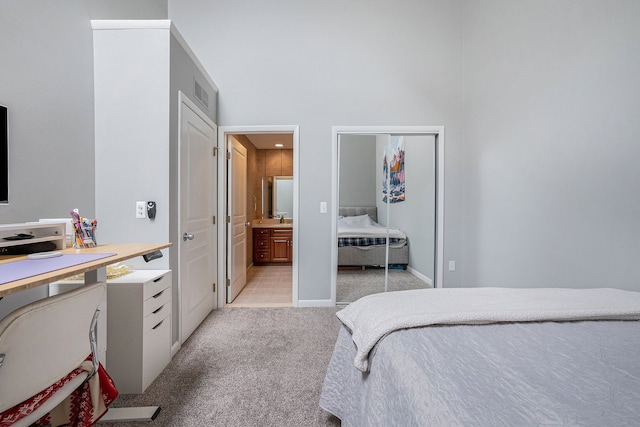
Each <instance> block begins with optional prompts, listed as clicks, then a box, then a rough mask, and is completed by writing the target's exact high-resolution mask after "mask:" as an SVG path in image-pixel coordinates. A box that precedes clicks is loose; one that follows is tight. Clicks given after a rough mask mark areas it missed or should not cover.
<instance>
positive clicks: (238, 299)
mask: <svg viewBox="0 0 640 427" xmlns="http://www.w3.org/2000/svg"><path fill="white" fill-rule="evenodd" d="M219 137H220V140H221V141H224V142H225V149H226V151H227V153H229V152H230V148H229V147H233V146H234V145H236V146H237V145H242V146H243V148H245V149H246V176H242V177H240V178H239V177H238V176H237V173H236V174H235V175H234V174H233V161H232V159H227V160H226V162H225V163H226V165H225V166H226V168H225V172H224V179H225V182H226V183H227V185H226V186H225V196H224V198H223V200H224V204H225V206H226V211H225V214H224V215H225V218H226V219H227V221H229V219H231V222H230V223H228V224H226V227H225V228H226V236H227V238H226V241H227V244H226V248H225V253H226V259H225V260H224V261H223V264H222V265H226V269H225V270H226V271H225V278H224V281H223V282H222V283H227V286H226V287H225V289H224V292H221V293H223V294H224V297H221V298H220V299H221V300H222V301H221V303H222V304H227V305H229V306H231V307H235V306H244V307H247V306H249V307H260V306H263V307H264V306H296V305H297V300H298V295H297V294H298V292H297V258H298V257H297V235H298V233H297V221H296V219H297V212H298V179H297V177H298V161H297V159H298V148H297V147H298V127H297V126H245V127H238V126H233V127H220V136H219ZM227 157H230V155H229V154H227ZM231 157H232V155H231ZM242 181H243V182H244V183H243V184H242V185H243V187H244V191H237V183H238V182H242ZM232 182H235V183H236V184H235V185H236V187H235V188H236V190H232V188H233V183H232ZM243 193H244V196H242V194H243ZM237 195H240V198H238V197H237ZM238 212H240V214H241V215H237V213H238ZM239 216H244V220H243V221H240V222H238V221H239V220H238V217H239ZM236 223H237V224H236ZM234 224H235V225H234ZM239 234H243V235H244V241H245V243H244V244H243V245H241V246H240V247H238V241H239V239H238V237H237V236H238V235H239ZM239 276H245V277H246V278H245V279H242V278H241V280H238V277H239ZM243 280H244V281H243ZM238 283H241V285H238ZM231 284H233V287H231V286H229V285H231Z"/></svg>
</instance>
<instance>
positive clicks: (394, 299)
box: [337, 288, 640, 372]
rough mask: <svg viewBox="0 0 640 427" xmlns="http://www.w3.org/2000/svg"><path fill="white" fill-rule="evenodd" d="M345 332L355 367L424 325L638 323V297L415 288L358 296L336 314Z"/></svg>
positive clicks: (541, 290)
mask: <svg viewBox="0 0 640 427" xmlns="http://www.w3.org/2000/svg"><path fill="white" fill-rule="evenodd" d="M337 316H338V318H339V319H340V321H342V323H343V324H344V325H345V326H346V327H347V328H349V330H350V331H351V333H352V339H353V342H354V344H355V345H356V348H357V352H356V358H355V361H354V363H355V366H356V368H357V369H359V370H360V371H362V372H366V371H368V368H369V360H368V359H369V353H370V352H371V350H372V349H373V348H374V346H375V345H376V343H378V341H380V340H381V339H382V338H384V337H385V336H386V335H387V334H389V333H391V332H393V331H395V330H398V329H406V328H415V327H420V326H429V325H443V324H449V325H460V324H488V323H500V322H539V321H577V320H640V293H638V292H631V291H623V290H618V289H557V288H536V289H512V288H456V289H420V290H411V291H398V292H389V293H383V294H374V295H369V296H366V297H363V298H361V299H359V300H358V301H356V302H354V303H352V304H350V305H348V306H347V307H346V308H344V309H343V310H340V311H339V312H338V313H337Z"/></svg>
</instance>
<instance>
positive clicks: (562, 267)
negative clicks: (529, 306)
mask: <svg viewBox="0 0 640 427" xmlns="http://www.w3.org/2000/svg"><path fill="white" fill-rule="evenodd" d="M639 19H640V2H638V1H636V0H616V1H609V2H604V1H600V0H581V1H579V2H575V1H556V0H545V1H535V2H533V1H532V2H513V1H510V0H483V1H482V2H474V1H466V2H465V3H464V26H463V28H464V45H465V55H464V58H465V75H464V87H465V117H464V125H465V161H464V168H463V169H464V173H465V177H464V182H465V192H464V200H465V214H464V226H465V229H464V245H463V251H464V256H463V259H462V263H459V264H458V265H459V266H460V267H461V268H462V270H463V271H464V280H463V283H464V284H465V285H467V286H514V287H534V286H561V287H603V286H609V287H619V288H625V289H632V290H640V262H638V259H639V258H638V256H639V254H640V197H639V194H640V193H639V190H638V183H639V182H640V167H639V166H638V165H639V164H640V143H639V141H640V127H639V126H638V112H639V111H640V79H639V78H638V76H640V49H639V46H640V26H639V25H638V22H639ZM447 208H448V206H447ZM445 238H446V236H445Z"/></svg>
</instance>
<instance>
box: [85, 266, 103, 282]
mask: <svg viewBox="0 0 640 427" xmlns="http://www.w3.org/2000/svg"><path fill="white" fill-rule="evenodd" d="M96 282H103V283H107V267H102V268H98V269H96V270H91V271H87V272H86V273H84V283H85V284H86V285H88V284H89V283H96Z"/></svg>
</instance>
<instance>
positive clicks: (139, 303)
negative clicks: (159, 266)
mask: <svg viewBox="0 0 640 427" xmlns="http://www.w3.org/2000/svg"><path fill="white" fill-rule="evenodd" d="M170 361H171V270H137V271H134V272H132V273H130V274H127V275H126V276H123V277H119V278H117V279H111V280H109V281H108V282H107V366H108V367H109V368H108V370H107V372H109V375H110V376H111V378H113V381H114V382H115V384H116V388H117V389H118V391H119V392H120V393H122V394H138V393H143V392H144V391H145V390H146V389H147V387H149V385H150V384H151V383H152V382H153V380H154V379H155V378H156V377H157V376H158V375H159V374H160V372H162V370H163V369H164V368H165V367H166V366H167V364H169V362H170Z"/></svg>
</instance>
